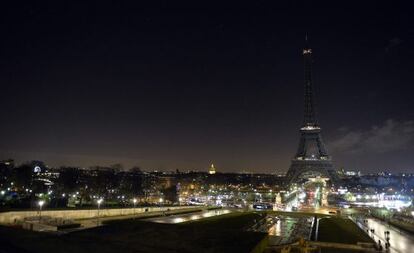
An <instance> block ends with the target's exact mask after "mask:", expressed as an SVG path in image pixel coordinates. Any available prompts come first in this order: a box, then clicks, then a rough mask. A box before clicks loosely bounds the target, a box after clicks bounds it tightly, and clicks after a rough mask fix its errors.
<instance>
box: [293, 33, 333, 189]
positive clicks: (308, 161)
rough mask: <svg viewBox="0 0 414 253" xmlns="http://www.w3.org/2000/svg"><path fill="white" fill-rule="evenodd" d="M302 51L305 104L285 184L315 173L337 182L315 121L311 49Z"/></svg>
mask: <svg viewBox="0 0 414 253" xmlns="http://www.w3.org/2000/svg"><path fill="white" fill-rule="evenodd" d="M305 40H306V46H305V48H304V49H303V60H304V70H305V103H304V118H303V125H302V127H301V128H300V141H299V147H298V150H297V152H296V155H295V157H294V158H293V159H292V163H291V165H290V168H289V171H288V173H287V175H286V183H288V184H291V183H296V182H298V181H300V180H301V179H303V176H304V175H306V174H307V173H308V174H311V173H317V174H319V175H321V176H322V177H327V178H329V179H330V181H331V183H333V184H335V183H337V182H338V179H337V176H336V173H335V171H334V169H333V165H332V160H331V157H330V156H329V155H328V152H327V151H326V148H325V144H324V143H323V141H322V137H321V128H320V126H319V123H318V121H317V119H316V112H315V100H314V94H313V85H312V49H311V48H310V47H309V45H308V39H307V37H306V39H305Z"/></svg>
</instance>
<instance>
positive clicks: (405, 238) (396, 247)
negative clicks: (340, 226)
mask: <svg viewBox="0 0 414 253" xmlns="http://www.w3.org/2000/svg"><path fill="white" fill-rule="evenodd" d="M366 220H367V223H366V224H364V222H363V220H358V222H357V223H358V226H359V227H361V228H362V229H364V230H365V231H366V230H367V229H368V230H370V229H374V233H372V232H369V234H370V235H371V237H373V238H374V240H375V241H376V242H378V240H381V244H382V246H383V247H384V243H385V236H384V232H385V231H390V245H391V248H390V249H389V252H390V253H394V252H396V253H407V252H413V251H414V236H412V235H410V234H408V233H405V232H402V231H400V230H398V229H397V228H394V227H393V226H389V225H388V224H387V223H385V222H382V221H379V220H377V219H374V218H368V219H366ZM384 249H385V247H384Z"/></svg>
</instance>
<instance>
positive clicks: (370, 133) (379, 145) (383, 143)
mask: <svg viewBox="0 0 414 253" xmlns="http://www.w3.org/2000/svg"><path fill="white" fill-rule="evenodd" d="M344 129H345V131H344ZM339 132H340V133H339V136H338V137H337V138H335V139H334V140H333V141H331V142H330V143H329V147H330V148H331V149H332V150H333V151H334V152H346V153H352V154H356V153H365V154H374V153H386V152H391V151H398V150H403V149H407V148H409V147H410V145H411V144H413V141H414V121H411V120H410V121H396V120H393V119H388V120H386V121H385V122H384V123H383V124H382V125H380V126H373V127H371V128H370V129H369V130H347V128H345V127H343V128H341V130H340V131H339Z"/></svg>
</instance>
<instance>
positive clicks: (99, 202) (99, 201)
mask: <svg viewBox="0 0 414 253" xmlns="http://www.w3.org/2000/svg"><path fill="white" fill-rule="evenodd" d="M102 201H103V199H98V200H97V201H96V202H97V203H98V216H97V219H96V226H99V210H100V209H101V203H102Z"/></svg>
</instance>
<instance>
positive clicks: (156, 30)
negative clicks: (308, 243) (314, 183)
mask: <svg viewBox="0 0 414 253" xmlns="http://www.w3.org/2000/svg"><path fill="white" fill-rule="evenodd" d="M92 7H96V6H89V5H88V4H79V5H75V6H70V7H68V6H64V5H60V4H55V5H53V6H47V8H42V6H39V5H34V4H33V5H31V4H26V5H25V6H23V7H21V6H18V7H17V6H12V4H11V3H9V6H8V8H7V13H6V14H5V15H4V19H3V20H2V21H1V27H2V28H4V30H5V36H4V39H3V40H2V41H1V42H0V43H1V45H2V46H1V49H0V50H1V55H2V57H0V58H1V59H0V66H1V68H0V83H1V84H0V85H1V87H2V90H3V92H2V93H1V94H0V115H1V116H2V118H3V119H5V120H3V123H2V124H1V126H0V138H1V139H2V142H1V144H0V159H8V158H12V159H15V160H16V161H17V162H18V163H22V162H25V161H27V160H43V161H45V162H46V163H47V164H49V165H50V166H60V165H67V166H81V167H88V166H94V165H111V164H115V163H121V164H123V165H124V167H132V166H140V167H142V168H143V169H146V168H151V169H160V170H175V169H198V170H202V169H203V170H207V169H208V168H209V166H210V164H211V163H214V164H215V165H216V166H217V171H218V172H238V171H241V170H249V169H251V170H253V171H252V172H265V173H282V172H286V171H287V170H288V168H289V164H290V162H291V159H292V158H293V156H294V153H295V150H296V147H297V145H298V140H297V137H298V130H299V127H300V124H301V119H302V117H303V111H302V108H303V101H302V100H303V67H302V60H301V51H302V49H303V47H304V36H305V33H308V34H309V39H310V43H311V46H312V48H313V50H314V52H315V55H316V57H315V60H314V67H315V68H314V69H315V70H314V75H315V89H316V94H317V98H316V102H317V112H318V119H319V121H320V122H321V125H322V127H323V132H324V140H325V143H326V146H327V150H328V152H329V153H330V155H332V157H333V164H334V167H335V168H336V169H339V168H341V167H344V168H345V169H361V170H363V172H365V173H369V172H375V171H378V170H390V171H391V172H399V171H401V172H413V171H414V166H412V165H413V162H414V160H413V158H412V155H411V154H412V153H413V152H414V112H413V110H412V108H414V101H413V100H412V95H411V94H412V92H413V91H414V90H413V85H412V74H411V69H412V68H413V67H414V66H413V63H412V61H411V59H412V57H413V56H414V51H413V47H412V46H411V45H412V43H413V36H412V34H413V31H414V29H413V25H412V24H413V23H414V22H411V21H413V20H412V17H411V15H410V13H409V12H408V10H406V9H405V8H404V7H405V6H398V5H393V6H386V5H381V4H378V5H377V6H376V9H375V10H371V6H370V5H366V6H362V5H361V6H360V8H358V9H354V8H352V6H345V7H343V8H342V7H341V8H332V9H331V10H330V11H329V12H326V11H325V10H326V9H325V8H321V6H317V5H312V6H310V7H309V8H299V7H298V6H295V5H289V6H283V7H282V8H279V6H270V7H269V8H267V7H264V6H261V5H260V4H259V5H255V6H253V8H248V7H240V8H239V9H222V10H219V9H212V8H211V9H209V8H206V9H203V8H196V7H194V8H192V7H187V8H180V7H177V6H175V7H174V8H173V7H167V8H165V9H151V8H145V9H142V8H140V6H136V7H135V8H126V6H122V5H118V6H115V7H113V6H106V5H105V4H102V6H99V9H94V8H92ZM325 7H326V6H325ZM328 7H329V6H328ZM385 13H386V14H387V15H385ZM348 16H352V17H353V18H352V19H349V18H344V17H348ZM74 17H77V18H74ZM51 20H53V22H50V21H51ZM286 20H288V22H290V23H289V26H285V25H284V24H285V23H284V21H286ZM326 20H329V21H330V22H328V23H327V22H326Z"/></svg>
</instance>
